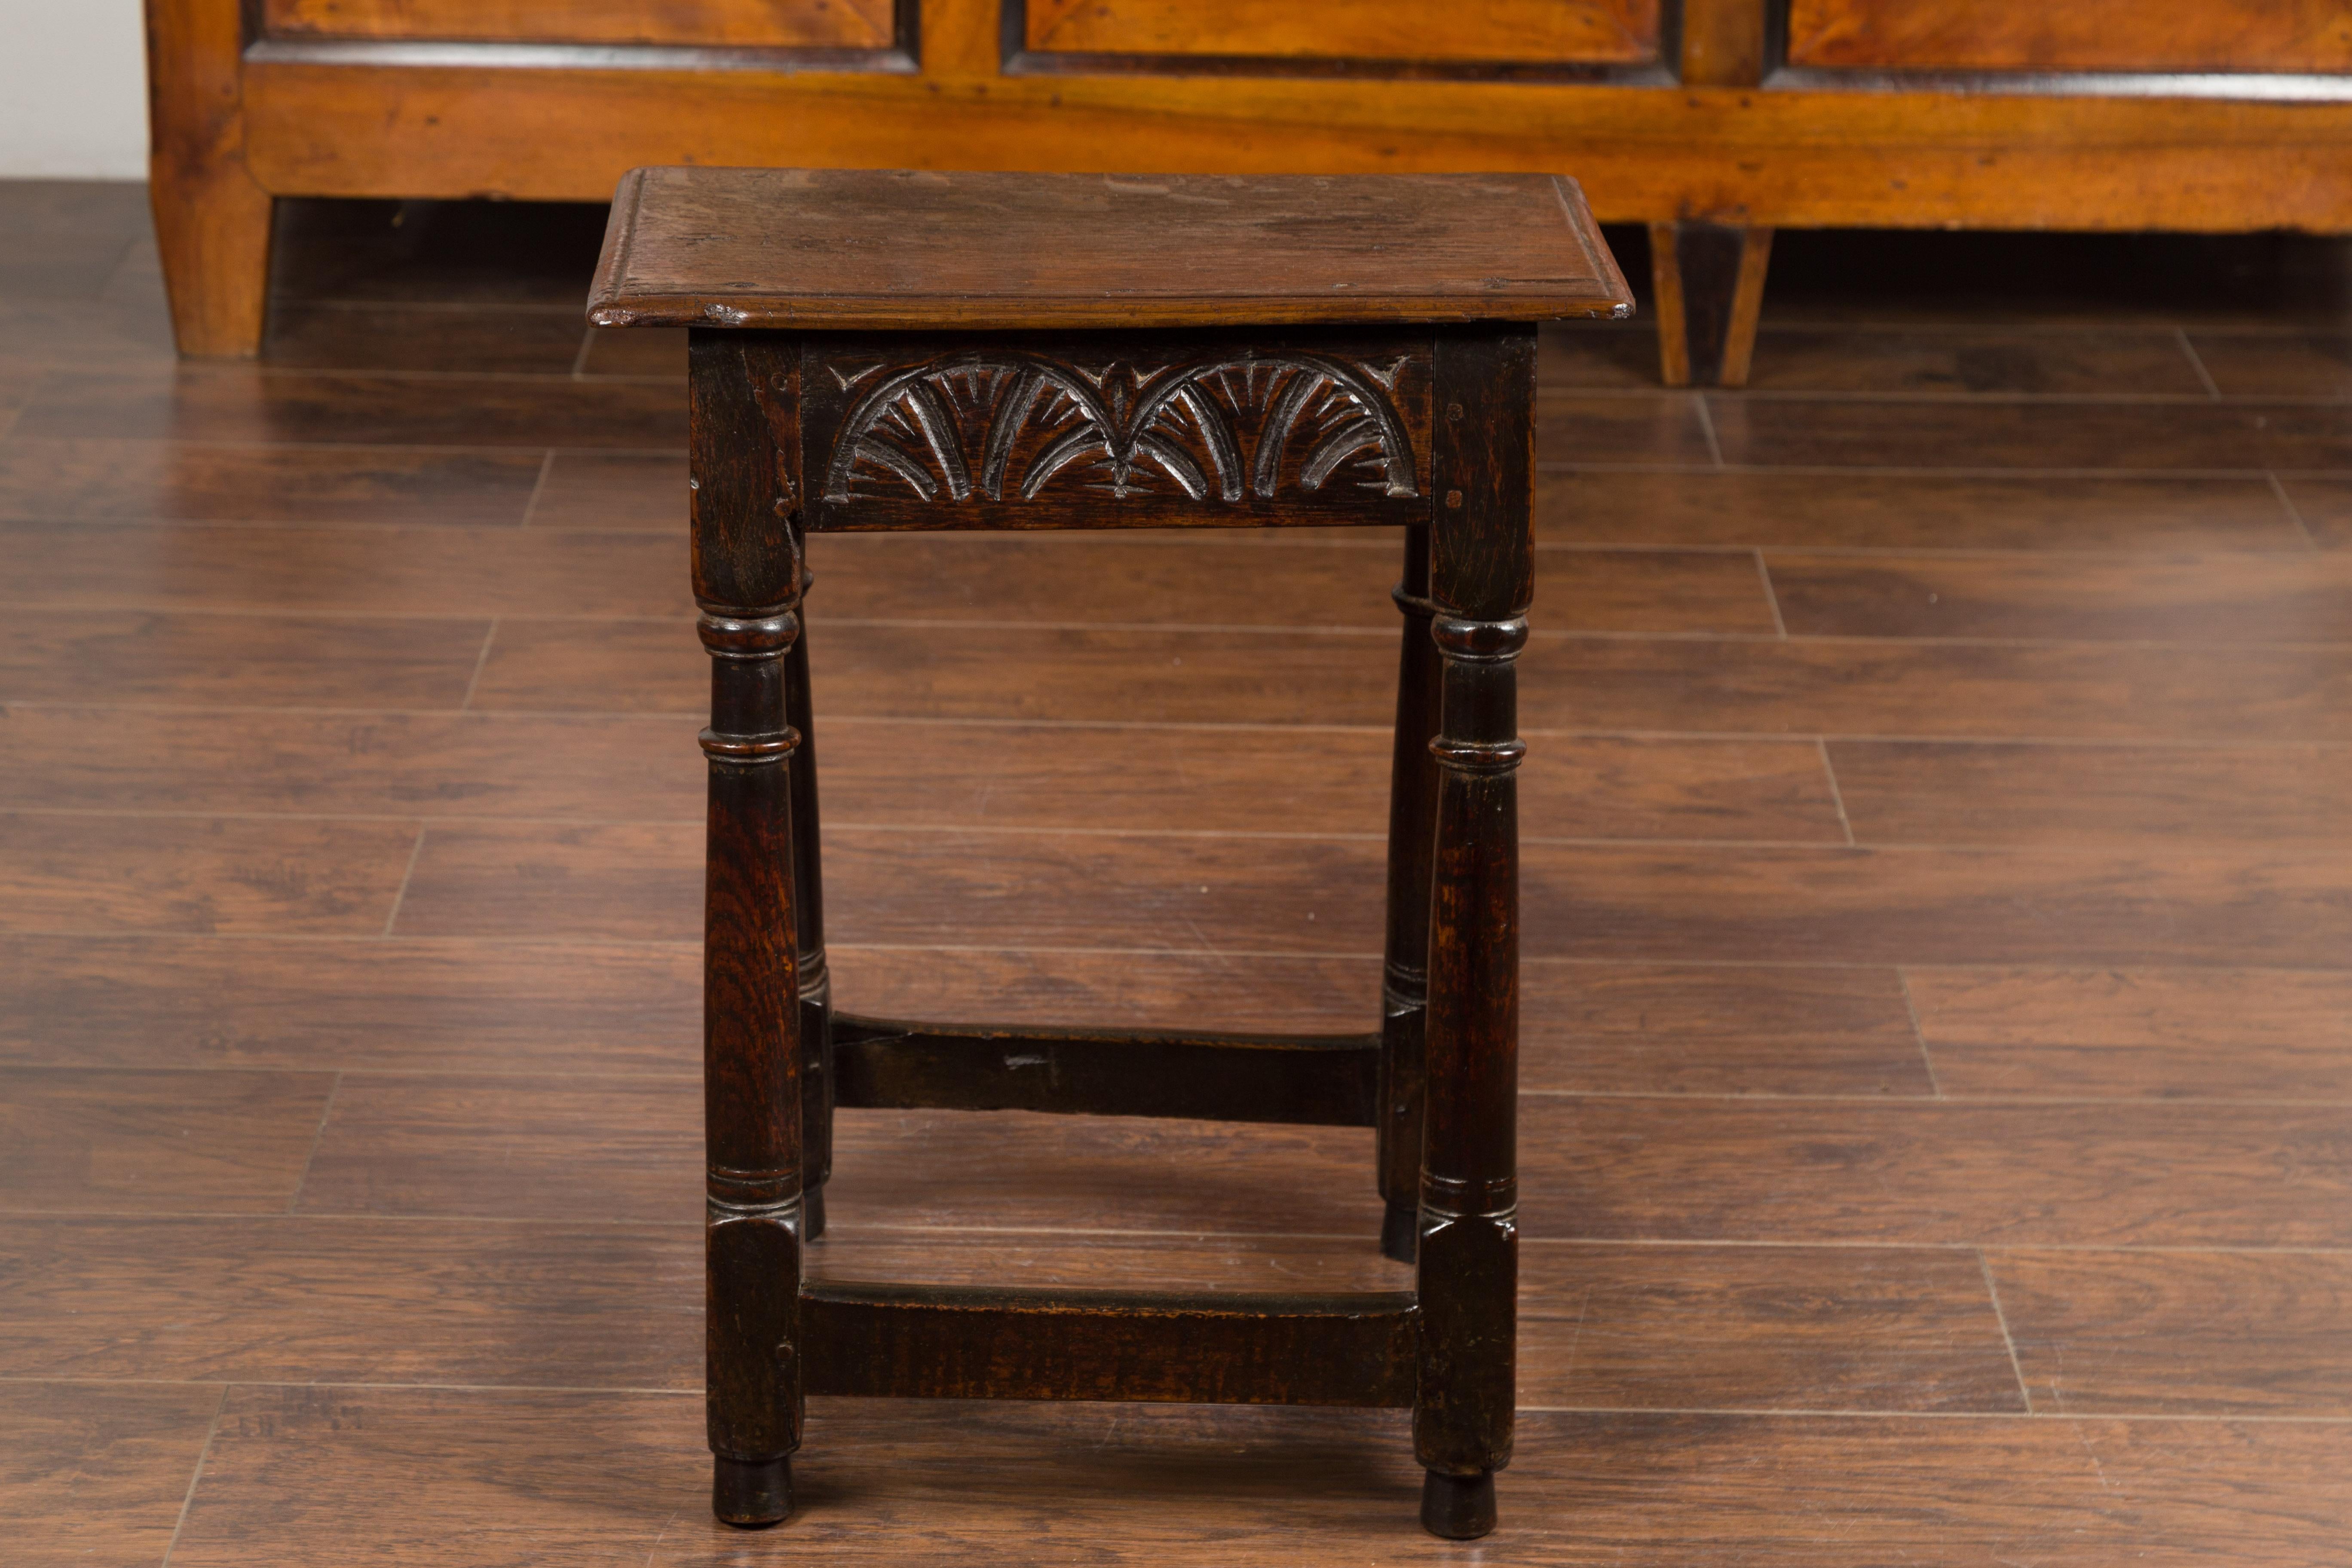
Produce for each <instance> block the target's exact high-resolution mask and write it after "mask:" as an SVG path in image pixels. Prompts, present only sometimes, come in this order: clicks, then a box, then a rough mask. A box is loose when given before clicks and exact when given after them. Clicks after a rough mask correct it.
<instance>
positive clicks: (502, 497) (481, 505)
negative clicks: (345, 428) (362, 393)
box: [0, 432, 685, 527]
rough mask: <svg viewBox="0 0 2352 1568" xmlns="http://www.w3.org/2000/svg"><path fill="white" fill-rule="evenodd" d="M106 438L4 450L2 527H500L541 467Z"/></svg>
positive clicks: (392, 451)
mask: <svg viewBox="0 0 2352 1568" xmlns="http://www.w3.org/2000/svg"><path fill="white" fill-rule="evenodd" d="M110 437H111V432H108V433H106V434H105V435H102V436H97V437H89V438H54V439H52V438H40V437H30V436H26V435H24V434H22V433H18V434H16V435H15V436H12V437H9V438H7V439H5V440H0V516H8V517H19V518H26V519H47V518H65V517H84V518H93V519H110V520H114V521H134V522H135V521H150V520H163V519H172V520H183V521H195V522H204V521H216V522H310V523H335V522H366V523H387V522H389V523H400V522H411V523H421V522H432V523H445V524H463V525H469V526H474V527H502V526H510V525H513V524H516V523H520V522H521V521H523V511H524V509H525V508H526V507H527V506H528V505H529V504H530V498H531V490H532V487H533V486H534V485H535V484H537V483H538V480H539V474H540V469H541V467H542V466H543V462H544V459H543V458H541V456H540V454H538V453H536V452H529V451H519V452H482V451H472V452H457V451H446V450H442V451H432V450H425V451H417V450H404V449H400V448H394V447H377V448H364V447H278V446H269V445H259V444H257V445H249V446H211V445H204V446H197V445H187V444H181V443H173V442H166V441H129V440H120V439H114V438H110ZM678 488H679V489H684V488H685V481H684V480H683V479H680V480H679V487H678ZM673 526H674V521H673Z"/></svg>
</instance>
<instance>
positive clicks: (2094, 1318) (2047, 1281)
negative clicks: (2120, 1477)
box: [1987, 1251, 2352, 1419]
mask: <svg viewBox="0 0 2352 1568" xmlns="http://www.w3.org/2000/svg"><path fill="white" fill-rule="evenodd" d="M1987 1264H1988V1267H1989V1268H1990V1270H1991V1273H1992V1278H1993V1279H1994V1282H1995V1283H1996V1285H1997V1286H1998V1287H1999V1289H2000V1304H2001V1311H2002V1314H2003V1317H2004V1319H2005V1321H2007V1322H2008V1324H2009V1330H2010V1335H2011V1339H2012V1340H2013V1341H2014V1342H2015V1343H2016V1346H2017V1361H2018V1366H2019V1369H2020V1371H2021V1372H2022V1373H2023V1374H2024V1376H2025V1383H2026V1387H2027V1388H2028V1389H2029V1390H2030V1391H2031V1392H2032V1396H2033V1403H2034V1407H2035V1408H2036V1409H2039V1410H2046V1411H2051V1412H2064V1413H2067V1414H2091V1413H2101V1414H2109V1415H2257V1414H2270V1415H2317V1416H2328V1417H2335V1418H2337V1419H2341V1418H2342V1417H2344V1416H2345V1415H2347V1414H2352V1376H2347V1372H2346V1368H2347V1367H2352V1315H2347V1311H2346V1307H2347V1302H2352V1258H2347V1257H2346V1256H2344V1255H2343V1254H2341V1253H2334V1254H2329V1253H2299V1254H2298V1253H2288V1254H2279V1253H2244V1252H2213V1253H2180V1252H2167V1253H2162V1254H2151V1253H2142V1252H2095V1251H2093V1252H1993V1253H1990V1254H1989V1255H1988V1257H1987Z"/></svg>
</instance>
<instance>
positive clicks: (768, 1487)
mask: <svg viewBox="0 0 2352 1568" xmlns="http://www.w3.org/2000/svg"><path fill="white" fill-rule="evenodd" d="M1425 1507H1426V1505H1424V1510H1425ZM710 1511H711V1512H712V1513H714V1514H716V1515H718V1516H719V1522H720V1523H722V1524H732V1525H738V1526H740V1527H741V1528H743V1529H746V1530H758V1529H760V1528H761V1527H762V1526H765V1525H771V1524H781V1523H782V1522H783V1521H784V1518H785V1516H786V1515H788V1514H790V1513H791V1512H792V1511H793V1461H792V1459H791V1458H790V1457H789V1456H787V1455H781V1454H780V1455H778V1456H777V1457H776V1458H772V1459H730V1458H728V1457H727V1456H726V1455H724V1454H715V1455H713V1456H712V1457H711V1473H710ZM1488 1512H1489V1513H1490V1514H1491V1513H1492V1512H1493V1510H1492V1509H1489V1510H1488Z"/></svg>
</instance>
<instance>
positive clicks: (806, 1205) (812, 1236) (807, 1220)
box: [801, 1183, 824, 1241]
mask: <svg viewBox="0 0 2352 1568" xmlns="http://www.w3.org/2000/svg"><path fill="white" fill-rule="evenodd" d="M821 1237H824V1184H821V1183H820V1184H818V1185H816V1186H814V1187H811V1188H810V1189H809V1190H808V1191H806V1192H804V1193H803V1194H801V1239H802V1240H803V1241H815V1240H818V1239H820V1238H821Z"/></svg>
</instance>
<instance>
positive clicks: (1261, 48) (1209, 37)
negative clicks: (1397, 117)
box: [1026, 0, 1659, 65]
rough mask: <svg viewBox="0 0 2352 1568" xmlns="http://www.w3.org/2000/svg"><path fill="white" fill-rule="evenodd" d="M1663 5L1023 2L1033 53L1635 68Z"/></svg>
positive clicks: (1601, 0) (1636, 1)
mask: <svg viewBox="0 0 2352 1568" xmlns="http://www.w3.org/2000/svg"><path fill="white" fill-rule="evenodd" d="M1658 5H1659V0H1464V3H1463V4H1459V5H1430V4H1429V3H1428V0H1028V16H1027V24H1028V25H1027V39H1026V41H1027V44H1028V47H1030V48H1031V49H1033V50H1035V51H1037V52H1040V53H1055V54H1093V55H1176V56H1187V55H1189V56H1229V57H1230V56H1241V57H1250V56H1256V57H1260V58H1269V57H1270V58H1294V59H1297V58H1319V59H1341V60H1345V59H1357V60H1430V61H1454V62H1465V63H1466V62H1470V61H1494V62H1497V63H1509V64H1535V65H1569V64H1575V65H1631V64H1640V63H1643V62H1646V61H1651V60H1654V59H1656V58H1658Z"/></svg>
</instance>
